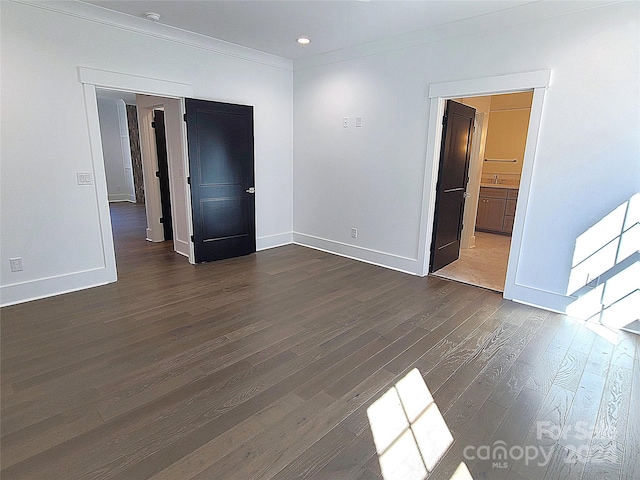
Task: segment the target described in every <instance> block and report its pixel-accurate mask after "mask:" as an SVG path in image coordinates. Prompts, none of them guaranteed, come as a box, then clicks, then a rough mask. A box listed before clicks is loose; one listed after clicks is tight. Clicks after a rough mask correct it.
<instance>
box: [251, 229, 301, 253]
mask: <svg viewBox="0 0 640 480" xmlns="http://www.w3.org/2000/svg"><path fill="white" fill-rule="evenodd" d="M292 243H293V232H285V233H276V234H275V235H265V236H264V237H257V238H256V251H257V252H259V251H260V250H267V249H269V248H275V247H281V246H283V245H290V244H292Z"/></svg>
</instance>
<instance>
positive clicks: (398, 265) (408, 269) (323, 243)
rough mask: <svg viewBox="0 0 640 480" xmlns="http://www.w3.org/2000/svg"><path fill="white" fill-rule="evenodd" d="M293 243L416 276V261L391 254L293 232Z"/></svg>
mask: <svg viewBox="0 0 640 480" xmlns="http://www.w3.org/2000/svg"><path fill="white" fill-rule="evenodd" d="M293 243H295V244H296V245H302V246H304V247H310V248H315V249H316V250H322V251H323V252H327V253H332V254H334V255H340V256H341V257H347V258H351V259H352V260H358V261H360V262H365V263H370V264H372V265H377V266H379V267H385V268H390V269H392V270H397V271H399V272H403V273H408V274H411V275H418V273H417V267H418V259H416V258H408V257H402V256H400V255H394V254H392V253H385V252H380V251H378V250H372V249H369V248H364V247H358V246H356V245H349V244H348V243H342V242H336V241H334V240H329V239H326V238H321V237H316V236H313V235H307V234H305V233H298V232H293Z"/></svg>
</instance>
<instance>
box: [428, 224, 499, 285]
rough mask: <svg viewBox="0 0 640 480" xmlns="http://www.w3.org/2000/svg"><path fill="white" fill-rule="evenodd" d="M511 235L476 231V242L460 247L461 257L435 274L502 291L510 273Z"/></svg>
mask: <svg viewBox="0 0 640 480" xmlns="http://www.w3.org/2000/svg"><path fill="white" fill-rule="evenodd" d="M510 246H511V237H508V236H506V235H495V234H492V233H483V232H476V246H475V247H474V248H466V249H462V250H461V251H460V258H459V259H458V260H456V261H455V262H453V263H450V264H449V265H447V266H446V267H443V268H441V269H440V270H438V271H437V272H435V273H434V275H436V276H438V277H442V278H448V279H449V280H456V281H458V282H464V283H468V284H470V285H476V286H479V287H485V288H489V289H491V290H496V291H498V292H502V291H503V290H504V281H505V278H506V277H507V262H508V260H509V248H510Z"/></svg>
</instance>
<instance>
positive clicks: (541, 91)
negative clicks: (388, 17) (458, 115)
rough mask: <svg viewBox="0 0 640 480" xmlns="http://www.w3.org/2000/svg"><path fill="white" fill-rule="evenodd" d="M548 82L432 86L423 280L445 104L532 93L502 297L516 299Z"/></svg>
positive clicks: (522, 77) (529, 79)
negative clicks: (522, 246) (507, 94)
mask: <svg viewBox="0 0 640 480" xmlns="http://www.w3.org/2000/svg"><path fill="white" fill-rule="evenodd" d="M550 79H551V71H550V70H538V71H533V72H526V73H516V74H512V75H500V76H495V77H485V78H476V79H471V80H460V81H457V82H445V83H433V84H431V85H430V86H429V99H430V105H429V128H428V132H429V133H428V137H427V158H426V168H425V175H424V185H423V191H424V192H427V194H425V195H423V198H422V213H421V218H420V239H419V246H418V249H419V250H418V252H419V256H418V262H419V263H421V264H422V272H421V273H422V275H423V276H424V275H427V274H428V273H429V259H430V258H431V241H432V237H433V220H434V216H435V204H436V183H437V181H438V168H439V164H440V162H439V160H440V147H441V142H442V117H443V115H444V109H445V103H446V100H448V99H451V98H460V97H479V96H484V95H497V94H504V93H514V92H521V91H524V90H533V101H532V104H531V117H530V120H529V131H528V133H527V145H526V148H525V152H524V160H523V167H522V176H521V179H520V190H519V192H518V203H517V206H516V216H515V222H514V226H513V233H512V236H511V250H510V252H509V263H508V266H507V278H506V282H505V286H504V294H503V296H504V298H507V299H513V298H514V296H515V295H517V292H518V285H516V274H517V270H518V265H519V262H520V249H521V245H522V238H523V233H524V223H525V216H526V211H527V204H528V202H529V192H530V188H531V178H532V174H533V164H534V160H535V152H536V147H537V143H538V136H539V133H540V124H541V120H542V104H543V102H544V95H545V91H546V89H547V88H548V86H549V83H550Z"/></svg>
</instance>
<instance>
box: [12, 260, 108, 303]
mask: <svg viewBox="0 0 640 480" xmlns="http://www.w3.org/2000/svg"><path fill="white" fill-rule="evenodd" d="M117 279H118V277H117V274H116V273H115V272H109V271H108V269H107V268H104V267H102V268H96V269H92V270H85V271H82V272H74V273H67V274H64V275H57V276H54V277H48V278H40V279H37V280H29V281H26V282H21V283H14V284H11V285H3V286H1V287H0V306H2V307H5V306H8V305H15V304H18V303H24V302H30V301H32V300H38V299H39V298H46V297H53V296H55V295H62V294H63V293H69V292H75V291H78V290H84V289H86V288H91V287H97V286H99V285H105V284H107V283H111V282H115V281H116V280H117Z"/></svg>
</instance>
